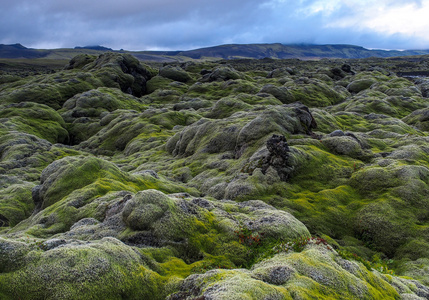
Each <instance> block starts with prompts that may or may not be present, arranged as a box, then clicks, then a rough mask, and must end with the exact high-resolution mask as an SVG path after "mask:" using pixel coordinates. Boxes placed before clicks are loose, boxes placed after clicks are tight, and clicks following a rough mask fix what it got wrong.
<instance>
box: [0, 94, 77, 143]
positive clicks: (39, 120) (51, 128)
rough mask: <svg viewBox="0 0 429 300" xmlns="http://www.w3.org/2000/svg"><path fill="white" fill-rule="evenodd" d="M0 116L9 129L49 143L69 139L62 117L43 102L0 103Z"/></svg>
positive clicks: (63, 141)
mask: <svg viewBox="0 0 429 300" xmlns="http://www.w3.org/2000/svg"><path fill="white" fill-rule="evenodd" d="M0 118H1V119H2V120H3V122H2V123H3V125H4V126H5V127H6V128H8V129H9V130H13V131H19V132H25V133H28V134H33V135H36V136H37V137H39V138H42V139H46V140H48V141H49V142H51V143H57V142H58V143H67V142H68V140H69V135H68V132H67V130H66V129H65V122H64V120H63V118H62V117H61V116H60V115H59V114H58V112H56V111H55V110H53V109H52V108H50V107H49V106H47V105H44V104H39V103H33V102H20V103H12V104H7V105H0Z"/></svg>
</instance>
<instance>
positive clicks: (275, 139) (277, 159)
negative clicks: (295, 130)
mask: <svg viewBox="0 0 429 300" xmlns="http://www.w3.org/2000/svg"><path fill="white" fill-rule="evenodd" d="M267 149H268V151H269V155H268V156H267V157H265V159H264V161H263V162H262V173H264V174H265V173H266V172H267V170H268V168H269V167H273V168H274V169H275V170H276V171H277V173H278V175H279V176H280V179H281V180H283V181H286V180H287V179H288V178H289V175H290V171H291V168H290V167H288V159H289V152H290V149H289V146H288V144H287V141H286V138H285V137H284V136H283V135H276V134H273V136H272V137H271V138H270V139H269V140H268V141H267Z"/></svg>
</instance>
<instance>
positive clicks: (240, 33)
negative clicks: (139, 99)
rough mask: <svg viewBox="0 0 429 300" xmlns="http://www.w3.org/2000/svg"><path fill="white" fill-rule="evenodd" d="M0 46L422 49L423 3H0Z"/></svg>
mask: <svg viewBox="0 0 429 300" xmlns="http://www.w3.org/2000/svg"><path fill="white" fill-rule="evenodd" d="M0 8H1V9H0V43H3V44H11V43H21V44H23V45H25V46H27V47H35V48H59V47H74V46H84V45H96V44H97V45H104V46H107V47H111V48H114V49H120V48H123V49H128V50H147V49H152V50H154V49H170V50H176V49H180V50H187V49H192V48H197V47H205V46H212V45H219V44H227V43H274V42H280V43H285V44H288V43H316V44H334V43H335V44H338V43H341V44H355V45H361V46H364V47H367V48H382V49H423V48H424V49H429V36H428V35H427V34H426V28H428V27H429V18H427V16H428V15H429V0H420V1H419V0H414V1H403V0H378V1H372V0H371V1H370V0H347V1H344V0H258V1H256V0H216V1H214V0H210V1H209V0H156V1H154V0H150V1H148V0H143V1H141V0H122V1H113V0H104V1H99V0H92V1H89V0H74V1H69V0H40V1H29V0H0Z"/></svg>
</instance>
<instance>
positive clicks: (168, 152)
mask: <svg viewBox="0 0 429 300" xmlns="http://www.w3.org/2000/svg"><path fill="white" fill-rule="evenodd" d="M12 64H13V61H12ZM28 64H29V66H30V65H31V61H29V63H28ZM0 70H1V71H0V299H6V300H7V299H31V300H34V299H169V300H188V299H189V300H190V299H200V300H201V299H206V300H209V299H210V300H220V299H227V300H234V299H237V300H239V299H240V300H241V299H265V300H280V299H429V287H428V286H429V135H428V130H429V77H426V76H427V75H428V74H429V72H428V71H429V58H428V57H425V56H421V57H402V58H395V59H381V58H380V59H376V58H370V59H361V60H335V59H332V60H328V59H323V60H318V61H300V60H292V59H291V60H273V59H262V60H244V59H243V60H230V61H226V60H224V61H215V62H211V61H193V62H186V63H169V64H164V65H162V64H155V63H152V64H150V63H147V64H145V63H142V62H140V61H138V60H137V59H136V58H134V57H133V56H131V55H128V54H118V53H105V54H102V55H100V56H91V55H84V54H82V55H79V56H76V57H75V58H73V59H72V60H71V61H70V62H68V63H67V65H66V66H64V67H61V68H51V67H49V68H45V69H43V68H41V67H40V64H38V65H36V66H35V67H34V68H30V67H28V68H27V69H26V68H24V67H22V65H21V66H20V67H19V66H18V67H10V65H9V67H8V68H2V69H0Z"/></svg>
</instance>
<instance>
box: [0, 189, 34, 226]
mask: <svg viewBox="0 0 429 300" xmlns="http://www.w3.org/2000/svg"><path fill="white" fill-rule="evenodd" d="M33 187H34V185H33V184H31V183H23V184H13V185H11V186H8V187H7V188H5V189H2V190H1V191H0V215H2V216H3V218H5V219H6V220H7V221H3V222H6V224H3V226H4V225H6V226H7V225H9V226H11V227H13V226H15V225H16V224H18V223H19V222H20V221H22V220H24V219H26V218H28V217H29V216H30V215H31V213H32V212H33V209H34V202H33V199H32V197H31V189H32V188H33Z"/></svg>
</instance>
